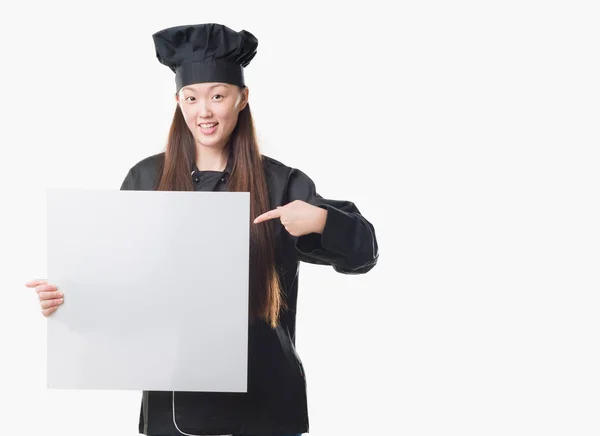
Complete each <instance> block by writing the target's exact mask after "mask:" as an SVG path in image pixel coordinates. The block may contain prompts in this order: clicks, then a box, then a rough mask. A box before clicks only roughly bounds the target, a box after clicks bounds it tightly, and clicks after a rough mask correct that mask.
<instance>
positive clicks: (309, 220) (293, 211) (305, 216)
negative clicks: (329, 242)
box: [254, 200, 327, 236]
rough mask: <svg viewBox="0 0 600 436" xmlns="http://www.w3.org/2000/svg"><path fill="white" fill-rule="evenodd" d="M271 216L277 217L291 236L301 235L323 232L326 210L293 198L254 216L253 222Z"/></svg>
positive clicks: (256, 222) (265, 219)
mask: <svg viewBox="0 0 600 436" xmlns="http://www.w3.org/2000/svg"><path fill="white" fill-rule="evenodd" d="M273 218H279V219H280V220H281V224H282V225H283V227H285V229H286V230H287V231H288V232H289V233H290V234H291V235H292V236H303V235H308V234H309V233H323V229H324V228H325V222H326V221H327V210H326V209H323V208H320V207H317V206H313V205H312V204H308V203H306V202H305V201H301V200H295V201H292V202H291V203H288V204H286V205H285V206H279V207H278V208H277V209H273V210H270V211H268V212H265V213H263V214H262V215H260V216H258V217H256V219H255V220H254V224H258V223H261V222H263V221H267V220H270V219H273Z"/></svg>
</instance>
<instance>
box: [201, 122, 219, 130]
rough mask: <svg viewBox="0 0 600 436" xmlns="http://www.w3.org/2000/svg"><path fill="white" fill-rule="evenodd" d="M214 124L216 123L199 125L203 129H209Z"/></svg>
mask: <svg viewBox="0 0 600 436" xmlns="http://www.w3.org/2000/svg"><path fill="white" fill-rule="evenodd" d="M216 125H217V123H210V124H200V127H202V128H203V129H210V128H211V127H214V126H216Z"/></svg>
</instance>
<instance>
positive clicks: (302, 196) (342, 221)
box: [287, 169, 379, 274]
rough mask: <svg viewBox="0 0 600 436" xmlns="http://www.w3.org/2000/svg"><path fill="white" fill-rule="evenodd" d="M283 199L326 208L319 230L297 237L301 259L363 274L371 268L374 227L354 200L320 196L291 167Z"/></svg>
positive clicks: (376, 252)
mask: <svg viewBox="0 0 600 436" xmlns="http://www.w3.org/2000/svg"><path fill="white" fill-rule="evenodd" d="M287 199H288V202H292V201H294V200H302V201H305V202H307V203H309V204H312V205H314V206H318V207H321V208H323V209H326V210H327V220H326V222H325V228H324V229H323V233H322V234H318V233H311V234H308V235H304V236H300V237H298V238H297V241H296V250H297V252H298V256H299V259H300V260H301V261H304V262H307V263H313V264H318V265H330V266H332V267H333V268H334V269H335V270H336V271H337V272H340V273H343V274H364V273H367V272H368V271H370V270H371V269H373V267H374V266H375V265H376V263H377V260H378V257H379V249H378V245H377V238H376V236H375V229H374V227H373V225H372V224H371V223H370V222H369V221H367V219H366V218H365V217H363V216H362V215H361V213H360V211H359V210H358V208H357V207H356V206H355V205H354V203H352V202H350V201H341V200H332V199H326V198H323V197H321V196H320V195H319V194H318V193H317V191H316V188H315V184H314V182H313V181H312V180H311V179H310V177H308V176H307V175H306V174H304V173H303V172H302V171H300V170H297V169H293V170H292V172H291V174H290V177H289V179H288V189H287Z"/></svg>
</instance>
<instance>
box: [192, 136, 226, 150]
mask: <svg viewBox="0 0 600 436" xmlns="http://www.w3.org/2000/svg"><path fill="white" fill-rule="evenodd" d="M196 143H198V144H200V145H202V146H204V147H211V148H220V146H221V141H220V138H214V139H213V138H204V137H199V138H196Z"/></svg>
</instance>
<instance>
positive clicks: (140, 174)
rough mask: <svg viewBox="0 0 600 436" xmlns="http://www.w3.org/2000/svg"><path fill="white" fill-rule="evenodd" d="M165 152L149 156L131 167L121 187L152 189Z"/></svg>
mask: <svg viewBox="0 0 600 436" xmlns="http://www.w3.org/2000/svg"><path fill="white" fill-rule="evenodd" d="M164 158H165V153H164V152H162V153H157V154H153V155H151V156H147V157H145V158H143V159H141V160H139V161H138V162H136V163H135V164H134V165H133V166H131V167H130V168H129V171H128V172H127V175H126V176H125V179H124V180H123V183H122V185H121V189H140V190H151V189H153V187H154V184H155V182H156V179H157V177H158V174H159V172H160V170H161V167H162V163H163V161H164Z"/></svg>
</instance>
